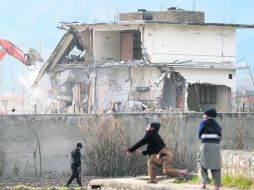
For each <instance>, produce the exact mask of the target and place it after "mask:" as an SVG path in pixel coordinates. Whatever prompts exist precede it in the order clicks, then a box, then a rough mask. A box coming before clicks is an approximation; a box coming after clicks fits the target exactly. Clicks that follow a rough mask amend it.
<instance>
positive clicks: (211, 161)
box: [198, 108, 221, 190]
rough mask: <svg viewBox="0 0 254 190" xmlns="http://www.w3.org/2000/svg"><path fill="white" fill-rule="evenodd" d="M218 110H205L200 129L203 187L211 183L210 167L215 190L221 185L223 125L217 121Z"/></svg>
mask: <svg viewBox="0 0 254 190" xmlns="http://www.w3.org/2000/svg"><path fill="white" fill-rule="evenodd" d="M216 116H217V112H216V110H215V109H213V108H212V109H208V110H206V111H205V112H204V115H203V119H204V120H203V121H201V123H200V125H199V129H198V136H199V139H200V140H201V142H202V144H201V146H200V168H201V176H202V188H203V189H205V188H206V184H208V183H210V179H209V178H208V172H207V170H208V169H210V170H211V173H212V178H213V180H214V183H215V190H219V188H220V186H221V153H220V141H221V127H220V125H219V124H218V123H217V122H216V121H215V118H216Z"/></svg>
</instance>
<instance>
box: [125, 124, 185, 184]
mask: <svg viewBox="0 0 254 190" xmlns="http://www.w3.org/2000/svg"><path fill="white" fill-rule="evenodd" d="M160 125H161V124H160V123H159V122H152V123H149V124H148V125H147V128H146V134H145V136H144V137H143V138H142V139H141V140H140V141H139V142H137V143H136V144H135V145H134V146H132V147H131V148H125V149H124V150H125V151H126V152H131V153H132V152H134V151H137V152H138V153H139V154H142V155H149V159H148V161H147V165H148V175H149V176H150V181H149V183H157V179H156V172H155V170H156V167H162V169H163V173H164V174H165V175H169V176H172V177H180V176H183V177H185V176H187V174H188V171H187V170H186V169H185V170H179V169H173V168H172V167H171V164H172V159H173V154H172V152H171V150H170V149H169V148H168V147H166V144H165V143H164V141H163V139H162V138H161V136H160V135H159V134H158V131H159V129H160ZM145 144H147V150H145V151H141V150H139V149H138V148H140V147H141V146H143V145H145Z"/></svg>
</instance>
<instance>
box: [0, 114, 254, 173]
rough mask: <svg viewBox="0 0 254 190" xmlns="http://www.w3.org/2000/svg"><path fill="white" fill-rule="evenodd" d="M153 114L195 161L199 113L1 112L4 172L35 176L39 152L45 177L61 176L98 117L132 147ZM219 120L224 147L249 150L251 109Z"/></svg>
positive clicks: (89, 140)
mask: <svg viewBox="0 0 254 190" xmlns="http://www.w3.org/2000/svg"><path fill="white" fill-rule="evenodd" d="M154 118H157V119H158V118H159V119H160V120H161V122H162V127H161V131H160V132H161V135H162V136H163V138H164V139H165V141H166V142H167V143H169V142H173V141H174V142H178V143H180V144H178V145H179V146H178V148H181V147H182V146H183V148H186V149H184V150H186V153H187V155H188V160H189V162H190V163H189V164H190V166H191V165H194V164H195V160H193V159H195V157H196V153H197V151H198V146H199V144H200V141H199V139H198V135H197V128H198V123H199V122H200V121H201V118H202V113H141V114H133V113H130V114H100V115H97V114H83V115H79V114H75V115H73V114H54V115H52V114H51V115H47V114H44V115H3V116H1V117H0V145H1V147H2V149H3V151H4V152H5V154H6V162H5V167H4V172H3V175H4V176H15V175H16V174H15V173H14V171H15V172H17V171H18V176H34V174H35V170H36V171H37V172H38V173H39V171H40V170H39V168H40V156H41V169H42V170H41V172H42V175H43V176H47V175H51V176H52V175H56V176H59V175H64V174H66V173H68V172H69V170H70V165H69V164H70V151H71V150H72V149H73V148H74V147H75V145H76V143H77V142H82V143H83V144H84V145H85V146H87V145H91V144H92V143H94V141H95V140H96V139H92V137H93V136H92V135H91V134H92V133H94V132H95V130H96V129H97V127H98V125H99V123H100V122H101V121H104V124H105V125H106V124H107V126H108V127H110V124H111V123H112V122H111V121H112V120H113V121H116V122H117V123H119V125H120V126H121V127H123V128H124V129H125V131H126V134H127V137H128V138H129V139H130V142H129V143H130V144H129V146H130V145H131V144H134V143H135V142H136V141H137V140H138V139H140V138H141V137H143V135H144V133H145V127H146V124H147V123H148V122H149V121H151V120H153V119H154ZM217 119H218V121H219V123H220V124H221V125H222V126H223V135H222V136H223V138H222V147H223V149H235V148H236V147H239V145H241V147H242V148H243V149H250V150H252V149H253V147H254V128H253V122H254V114H253V113H241V114H238V113H221V114H218V118H217ZM36 136H37V137H38V140H37V138H36ZM38 143H39V145H40V153H39V150H38ZM182 143H183V144H182ZM180 145H181V146H180ZM185 146H186V147H185ZM123 147H124V145H123ZM144 148H145V147H144ZM86 151H87V150H86V148H85V149H82V154H83V155H84V157H82V167H83V170H82V171H83V172H84V174H85V175H89V174H91V171H89V170H88V169H87V166H86V165H85V163H87V162H85V160H86V159H87V158H88V157H87V155H86ZM35 163H36V166H35ZM193 168H194V167H193Z"/></svg>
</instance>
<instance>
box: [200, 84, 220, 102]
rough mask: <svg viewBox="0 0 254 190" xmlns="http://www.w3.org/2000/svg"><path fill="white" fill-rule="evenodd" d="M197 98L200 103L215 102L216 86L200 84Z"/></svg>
mask: <svg viewBox="0 0 254 190" xmlns="http://www.w3.org/2000/svg"><path fill="white" fill-rule="evenodd" d="M199 99H200V103H202V104H214V103H216V87H215V86H200V87H199Z"/></svg>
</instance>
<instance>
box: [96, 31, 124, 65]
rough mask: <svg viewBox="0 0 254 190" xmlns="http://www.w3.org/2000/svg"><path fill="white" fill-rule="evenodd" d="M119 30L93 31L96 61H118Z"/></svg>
mask: <svg viewBox="0 0 254 190" xmlns="http://www.w3.org/2000/svg"><path fill="white" fill-rule="evenodd" d="M120 50H121V48H120V32H118V31H110V32H106V31H95V32H94V59H95V60H96V61H110V60H112V61H120Z"/></svg>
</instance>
